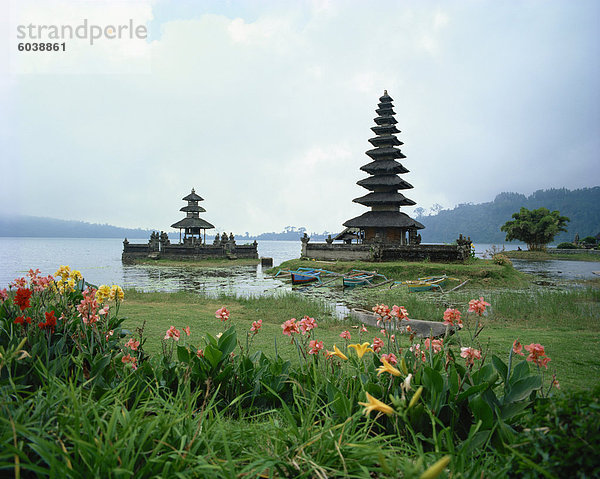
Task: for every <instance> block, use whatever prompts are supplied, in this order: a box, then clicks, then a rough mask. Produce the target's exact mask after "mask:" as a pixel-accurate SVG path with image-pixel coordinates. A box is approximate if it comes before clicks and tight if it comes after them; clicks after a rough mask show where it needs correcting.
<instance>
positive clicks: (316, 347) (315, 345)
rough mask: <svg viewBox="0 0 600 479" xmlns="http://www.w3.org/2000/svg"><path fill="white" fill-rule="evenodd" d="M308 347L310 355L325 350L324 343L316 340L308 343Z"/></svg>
mask: <svg viewBox="0 0 600 479" xmlns="http://www.w3.org/2000/svg"><path fill="white" fill-rule="evenodd" d="M308 347H309V348H310V351H308V354H319V351H321V350H322V349H323V341H317V340H316V339H313V340H312V341H310V342H309V343H308Z"/></svg>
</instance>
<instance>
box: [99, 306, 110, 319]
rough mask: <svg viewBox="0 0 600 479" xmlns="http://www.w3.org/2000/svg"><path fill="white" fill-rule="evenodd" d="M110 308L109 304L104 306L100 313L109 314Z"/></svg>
mask: <svg viewBox="0 0 600 479" xmlns="http://www.w3.org/2000/svg"><path fill="white" fill-rule="evenodd" d="M108 308H109V306H108V304H107V305H106V306H104V308H102V309H101V310H99V311H98V314H99V315H100V316H104V315H105V314H108Z"/></svg>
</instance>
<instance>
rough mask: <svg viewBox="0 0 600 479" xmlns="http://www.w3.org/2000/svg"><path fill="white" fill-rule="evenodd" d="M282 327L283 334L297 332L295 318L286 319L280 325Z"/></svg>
mask: <svg viewBox="0 0 600 479" xmlns="http://www.w3.org/2000/svg"><path fill="white" fill-rule="evenodd" d="M281 327H282V329H283V334H285V335H286V336H290V337H291V336H292V334H294V333H299V332H300V330H299V329H298V325H297V324H296V318H292V319H288V320H287V321H286V322H284V323H283V324H282V325H281Z"/></svg>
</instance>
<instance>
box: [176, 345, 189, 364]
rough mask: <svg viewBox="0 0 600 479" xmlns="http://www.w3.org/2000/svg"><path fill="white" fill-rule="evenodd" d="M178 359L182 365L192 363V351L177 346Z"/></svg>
mask: <svg viewBox="0 0 600 479" xmlns="http://www.w3.org/2000/svg"><path fill="white" fill-rule="evenodd" d="M177 359H179V361H181V362H182V363H189V362H190V351H189V349H188V348H187V347H185V346H177Z"/></svg>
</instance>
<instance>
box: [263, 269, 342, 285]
mask: <svg viewBox="0 0 600 479" xmlns="http://www.w3.org/2000/svg"><path fill="white" fill-rule="evenodd" d="M281 273H290V276H291V278H292V284H306V283H312V282H314V281H318V282H319V283H321V282H322V281H321V275H323V274H334V273H332V272H331V271H327V270H326V269H320V268H298V269H296V270H279V272H278V273H277V274H276V275H275V277H277V276H279V275H280V274H281Z"/></svg>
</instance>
